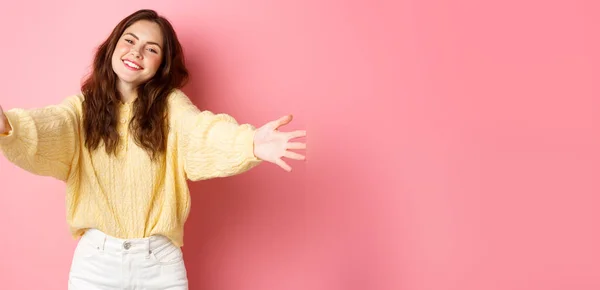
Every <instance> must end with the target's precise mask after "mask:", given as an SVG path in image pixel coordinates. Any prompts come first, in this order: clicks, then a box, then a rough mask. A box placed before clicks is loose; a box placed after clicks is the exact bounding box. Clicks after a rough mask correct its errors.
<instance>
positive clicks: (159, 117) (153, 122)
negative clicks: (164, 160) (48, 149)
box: [81, 9, 188, 159]
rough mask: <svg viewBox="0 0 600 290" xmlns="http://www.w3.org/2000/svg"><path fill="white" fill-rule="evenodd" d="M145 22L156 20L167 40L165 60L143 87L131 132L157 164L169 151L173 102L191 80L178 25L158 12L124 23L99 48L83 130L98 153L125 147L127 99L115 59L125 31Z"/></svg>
mask: <svg viewBox="0 0 600 290" xmlns="http://www.w3.org/2000/svg"><path fill="white" fill-rule="evenodd" d="M139 20H148V21H152V22H154V23H156V24H158V26H159V27H160V29H161V31H162V35H163V46H164V47H163V57H162V61H161V65H160V67H159V68H158V71H157V72H156V74H155V75H154V77H152V79H150V80H148V81H147V82H146V83H144V84H141V85H140V86H139V87H138V88H137V98H136V99H135V101H134V103H133V118H132V120H131V123H130V125H129V130H130V131H131V133H132V136H133V137H134V140H135V142H136V143H137V144H138V145H139V146H140V147H141V148H143V149H144V150H146V151H147V152H148V154H149V155H150V157H151V158H152V159H155V157H157V156H158V155H162V154H164V152H165V151H166V147H167V142H166V139H167V130H168V118H167V111H168V103H167V101H168V100H167V98H168V96H169V94H170V93H171V92H172V91H173V89H178V88H181V87H183V86H184V85H185V84H186V82H187V80H188V71H187V68H186V67H185V60H184V56H183V49H182V47H181V44H180V43H179V40H178V38H177V34H176V33H175V30H174V29H173V26H172V25H171V23H169V21H168V20H167V19H165V18H164V17H162V16H160V15H158V14H157V13H156V12H155V11H153V10H147V9H143V10H139V11H136V12H135V13H133V14H131V15H129V16H127V17H126V18H125V19H123V20H121V22H119V24H118V25H117V26H116V27H115V28H114V29H113V31H112V33H111V34H110V36H109V37H108V39H106V40H105V41H104V42H103V43H102V44H101V45H100V46H99V47H98V49H97V51H96V55H95V57H94V62H93V70H92V72H91V74H90V75H89V76H88V78H87V79H86V80H85V81H84V82H83V84H82V87H81V91H82V93H83V95H84V102H83V127H84V133H85V138H86V139H85V145H86V147H87V148H88V149H89V150H90V151H93V150H95V149H97V148H98V146H100V142H104V146H105V149H106V152H107V153H108V154H115V153H116V148H118V145H119V142H120V141H119V135H118V133H117V123H118V122H117V119H118V117H119V116H118V113H119V110H118V106H119V104H120V102H121V101H120V100H121V94H120V93H119V91H118V89H117V80H118V77H117V75H116V74H115V72H114V71H113V67H112V62H111V58H112V55H113V52H114V51H115V47H116V45H117V42H118V41H119V39H120V37H121V36H122V34H123V32H124V31H125V29H127V28H128V27H129V26H131V25H132V24H134V23H135V22H137V21H139Z"/></svg>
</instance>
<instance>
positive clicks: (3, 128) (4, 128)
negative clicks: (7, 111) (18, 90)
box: [0, 106, 12, 134]
mask: <svg viewBox="0 0 600 290" xmlns="http://www.w3.org/2000/svg"><path fill="white" fill-rule="evenodd" d="M11 129H12V128H10V124H8V120H7V119H6V115H4V111H2V106H0V134H6V133H8V132H9V131H10V130H11Z"/></svg>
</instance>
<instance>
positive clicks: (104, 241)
mask: <svg viewBox="0 0 600 290" xmlns="http://www.w3.org/2000/svg"><path fill="white" fill-rule="evenodd" d="M105 248H106V234H103V235H102V244H101V245H100V251H101V252H104V249H105Z"/></svg>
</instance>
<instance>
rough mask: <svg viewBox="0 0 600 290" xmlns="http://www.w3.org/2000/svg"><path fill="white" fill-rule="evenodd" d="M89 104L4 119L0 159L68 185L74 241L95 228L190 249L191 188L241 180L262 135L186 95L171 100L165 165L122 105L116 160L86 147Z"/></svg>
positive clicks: (70, 102) (16, 112) (68, 102)
mask: <svg viewBox="0 0 600 290" xmlns="http://www.w3.org/2000/svg"><path fill="white" fill-rule="evenodd" d="M82 102H83V97H82V96H81V95H76V96H72V97H69V98H67V99H65V100H64V102H62V103H61V104H60V105H54V106H47V107H43V108H37V109H30V110H23V109H13V110H9V111H6V112H5V114H6V116H7V118H8V120H9V123H10V125H11V126H12V131H11V132H9V134H8V135H0V151H2V152H3V153H4V155H5V156H6V158H7V159H8V160H9V161H11V162H12V163H14V164H16V165H17V166H19V167H21V168H23V169H25V170H27V171H29V172H31V173H33V174H36V175H41V176H51V177H54V178H57V179H59V180H62V181H64V182H65V183H66V187H67V190H66V191H67V192H66V214H67V222H68V224H69V226H70V229H71V233H72V235H73V237H74V238H77V237H79V236H80V235H81V234H83V232H84V231H85V230H86V229H87V228H96V229H99V230H101V231H103V232H105V233H107V234H109V235H112V236H115V237H118V238H141V237H148V236H151V235H164V236H167V237H168V238H170V239H171V240H172V241H173V243H174V244H176V245H178V246H182V245H183V226H184V222H185V221H186V219H187V217H188V214H189V210H190V196H189V190H188V186H187V180H192V181H197V180H202V179H208V178H216V177H226V176H232V175H236V174H240V173H242V172H245V171H247V170H249V169H250V168H252V167H254V166H256V165H257V164H259V163H260V162H261V161H260V160H259V159H257V158H256V157H255V156H254V150H253V144H254V140H253V139H254V133H255V128H254V127H253V126H251V125H249V124H243V125H239V124H238V123H237V122H236V121H235V120H234V119H233V118H232V117H231V116H229V115H225V114H213V113H211V112H209V111H200V110H199V109H198V108H197V107H196V106H194V105H193V104H192V102H191V101H190V100H189V98H188V97H187V96H185V95H184V94H183V92H181V91H180V90H175V91H174V92H173V93H171V95H170V96H169V103H168V104H169V126H170V128H169V133H168V141H167V142H168V146H167V152H166V155H165V157H164V158H163V159H161V160H160V161H158V162H156V161H155V162H152V161H151V160H150V158H149V157H148V155H147V153H146V152H145V151H144V150H143V149H142V148H140V147H138V146H137V145H136V143H135V142H134V140H133V136H131V135H130V132H128V130H127V128H128V126H129V122H130V120H131V117H132V116H131V112H132V104H121V105H120V106H121V107H120V111H119V114H120V115H119V125H118V132H119V134H120V136H121V138H122V139H121V143H120V144H121V146H120V147H119V151H118V154H117V156H116V157H115V156H111V155H108V154H107V153H106V152H105V150H104V147H103V146H102V145H101V146H100V147H99V149H97V150H94V151H93V152H90V151H89V150H87V148H86V147H85V139H84V136H83V127H82V126H83V122H82Z"/></svg>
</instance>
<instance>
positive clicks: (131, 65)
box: [123, 60, 140, 69]
mask: <svg viewBox="0 0 600 290" xmlns="http://www.w3.org/2000/svg"><path fill="white" fill-rule="evenodd" d="M123 62H124V63H125V64H126V65H128V66H130V67H132V68H135V69H140V67H139V66H138V65H136V64H135V63H133V62H130V61H128V60H124V61H123Z"/></svg>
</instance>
